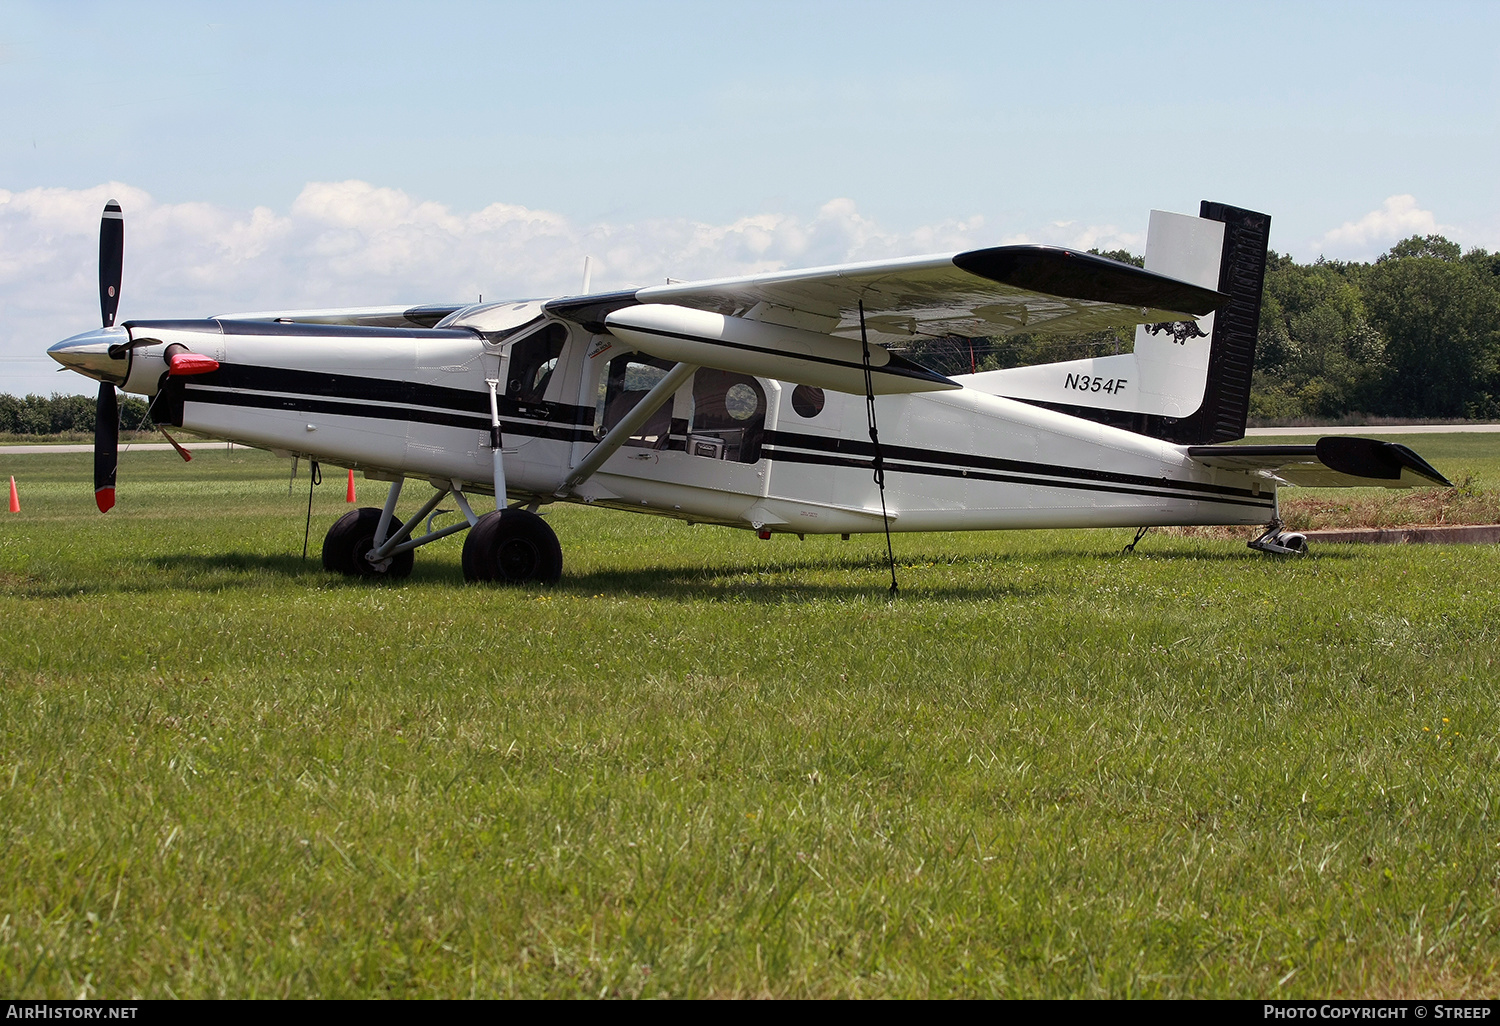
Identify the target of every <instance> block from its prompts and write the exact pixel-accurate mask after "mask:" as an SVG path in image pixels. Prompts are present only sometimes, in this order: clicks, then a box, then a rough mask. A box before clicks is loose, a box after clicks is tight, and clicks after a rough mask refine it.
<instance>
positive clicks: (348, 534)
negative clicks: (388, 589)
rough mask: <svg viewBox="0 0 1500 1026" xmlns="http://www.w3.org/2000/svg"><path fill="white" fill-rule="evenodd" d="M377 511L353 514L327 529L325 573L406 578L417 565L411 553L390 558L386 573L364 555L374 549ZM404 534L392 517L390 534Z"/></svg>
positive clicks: (324, 542)
mask: <svg viewBox="0 0 1500 1026" xmlns="http://www.w3.org/2000/svg"><path fill="white" fill-rule="evenodd" d="M380 513H381V511H380V510H378V509H374V508H372V507H369V506H366V507H365V508H364V509H356V510H350V511H349V512H348V513H345V514H344V515H343V516H341V517H339V519H338V521H337V522H336V523H335V524H334V525H333V526H332V527H330V528H329V529H328V533H327V534H326V535H325V536H324V537H323V569H324V570H328V571H330V572H332V573H336V574H343V575H344V576H346V577H370V578H375V579H377V580H378V579H382V578H388V577H407V576H409V575H410V574H411V568H412V564H413V563H414V562H415V559H414V558H413V555H412V552H411V550H410V549H408V550H407V551H406V552H402V553H399V554H397V555H395V556H392V557H391V561H390V562H389V563H388V564H386V566H385V568H384V569H381V568H379V567H376V566H374V565H372V564H371V563H370V561H369V560H368V559H366V558H365V553H367V552H369V551H370V550H371V549H373V548H374V547H375V528H377V527H379V526H380ZM399 530H401V521H400V520H397V519H396V518H395V517H391V526H390V533H392V534H394V533H395V532H397V531H399Z"/></svg>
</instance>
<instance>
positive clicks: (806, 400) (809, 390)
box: [792, 385, 824, 417]
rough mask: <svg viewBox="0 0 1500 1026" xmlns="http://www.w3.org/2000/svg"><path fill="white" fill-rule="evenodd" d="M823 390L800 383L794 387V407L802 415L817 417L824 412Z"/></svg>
mask: <svg viewBox="0 0 1500 1026" xmlns="http://www.w3.org/2000/svg"><path fill="white" fill-rule="evenodd" d="M823 402H824V397H823V390H822V389H821V388H814V387H813V386H811V385H798V386H797V387H796V388H794V389H792V409H794V410H796V411H797V414H798V416H801V417H816V416H817V415H818V414H820V413H822V412H823Z"/></svg>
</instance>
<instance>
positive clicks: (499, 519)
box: [464, 509, 562, 584]
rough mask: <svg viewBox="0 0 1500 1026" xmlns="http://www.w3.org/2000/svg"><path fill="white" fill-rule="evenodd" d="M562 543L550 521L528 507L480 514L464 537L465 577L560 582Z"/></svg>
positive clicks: (469, 578)
mask: <svg viewBox="0 0 1500 1026" xmlns="http://www.w3.org/2000/svg"><path fill="white" fill-rule="evenodd" d="M561 579H562V546H561V545H560V544H558V541H557V535H555V534H553V533H552V528H550V527H548V526H547V523H546V521H544V520H543V519H542V518H541V517H539V516H537V515H536V514H535V513H528V512H526V511H525V510H524V509H506V510H497V511H495V512H492V513H486V514H485V515H484V516H482V517H480V518H479V523H477V524H475V525H474V526H473V527H471V528H469V536H468V537H467V538H465V539H464V580H466V581H473V582H479V581H493V582H495V583H496V584H556V583H557V582H558V581H560V580H561Z"/></svg>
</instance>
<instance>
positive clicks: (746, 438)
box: [687, 367, 766, 463]
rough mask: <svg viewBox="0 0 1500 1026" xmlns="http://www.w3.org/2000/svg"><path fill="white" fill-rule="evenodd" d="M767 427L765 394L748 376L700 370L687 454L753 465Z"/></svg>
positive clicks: (696, 376) (694, 397)
mask: <svg viewBox="0 0 1500 1026" xmlns="http://www.w3.org/2000/svg"><path fill="white" fill-rule="evenodd" d="M765 426H766V392H765V389H763V388H761V386H760V382H758V381H756V380H755V379H754V378H752V377H750V376H749V375H747V374H735V373H732V372H730V371H722V370H713V369H712V368H709V367H703V368H700V369H699V370H698V371H697V373H695V374H694V375H693V419H692V422H691V425H690V426H689V429H688V442H687V450H688V452H689V453H691V454H692V455H694V456H706V457H708V458H710V459H720V460H731V461H734V462H738V463H754V462H755V461H756V460H758V459H760V443H761V437H762V436H763V435H764V434H765Z"/></svg>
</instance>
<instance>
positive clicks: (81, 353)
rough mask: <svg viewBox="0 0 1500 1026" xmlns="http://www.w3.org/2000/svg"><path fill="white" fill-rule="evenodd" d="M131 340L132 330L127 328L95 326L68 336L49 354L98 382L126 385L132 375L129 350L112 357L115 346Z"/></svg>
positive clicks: (70, 368) (48, 353) (65, 365)
mask: <svg viewBox="0 0 1500 1026" xmlns="http://www.w3.org/2000/svg"><path fill="white" fill-rule="evenodd" d="M129 341H130V332H128V331H126V330H125V329H124V328H95V329H94V330H93V331H85V332H84V333H83V334H81V335H74V336H73V337H72V338H65V339H63V340H62V341H61V342H59V343H57V344H56V345H54V346H51V347H49V348H48V350H47V355H48V356H50V357H52V359H54V360H56V361H57V362H58V363H60V364H62V365H63V366H64V367H66V368H68V370H74V371H77V372H78V373H79V374H83V375H85V376H87V377H90V378H93V379H95V380H96V381H108V382H111V383H113V384H116V385H123V384H125V379H126V377H128V376H129V374H130V356H129V354H128V351H123V350H122V351H120V355H119V356H111V355H110V349H111V347H113V346H123V345H125V344H126V343H128V342H129Z"/></svg>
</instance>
